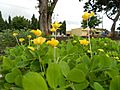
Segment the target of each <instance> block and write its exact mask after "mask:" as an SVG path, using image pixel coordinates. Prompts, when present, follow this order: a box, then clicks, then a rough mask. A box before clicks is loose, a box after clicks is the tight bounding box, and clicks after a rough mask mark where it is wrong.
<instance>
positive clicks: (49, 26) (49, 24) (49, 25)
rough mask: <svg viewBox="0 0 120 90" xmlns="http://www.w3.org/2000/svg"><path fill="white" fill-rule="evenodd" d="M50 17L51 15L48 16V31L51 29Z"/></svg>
mask: <svg viewBox="0 0 120 90" xmlns="http://www.w3.org/2000/svg"><path fill="white" fill-rule="evenodd" d="M51 17H52V15H51V14H48V17H47V18H48V19H47V20H48V30H49V31H50V28H51V23H52V19H51Z"/></svg>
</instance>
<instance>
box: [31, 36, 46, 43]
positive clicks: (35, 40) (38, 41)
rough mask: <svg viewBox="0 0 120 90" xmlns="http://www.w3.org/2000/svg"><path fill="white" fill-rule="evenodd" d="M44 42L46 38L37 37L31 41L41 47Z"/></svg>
mask: <svg viewBox="0 0 120 90" xmlns="http://www.w3.org/2000/svg"><path fill="white" fill-rule="evenodd" d="M45 41H46V38H43V37H38V38H36V39H34V40H33V43H34V44H39V45H42V44H43V43H44V42H45Z"/></svg>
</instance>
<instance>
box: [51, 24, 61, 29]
mask: <svg viewBox="0 0 120 90" xmlns="http://www.w3.org/2000/svg"><path fill="white" fill-rule="evenodd" d="M61 25H62V24H60V23H58V22H54V23H53V24H52V27H53V28H54V29H56V30H57V29H59V27H60V26H61Z"/></svg>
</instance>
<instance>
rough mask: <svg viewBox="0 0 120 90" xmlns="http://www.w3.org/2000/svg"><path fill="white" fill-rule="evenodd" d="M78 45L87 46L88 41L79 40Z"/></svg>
mask: <svg viewBox="0 0 120 90" xmlns="http://www.w3.org/2000/svg"><path fill="white" fill-rule="evenodd" d="M79 42H80V44H82V45H88V44H89V41H87V40H86V39H84V40H79Z"/></svg>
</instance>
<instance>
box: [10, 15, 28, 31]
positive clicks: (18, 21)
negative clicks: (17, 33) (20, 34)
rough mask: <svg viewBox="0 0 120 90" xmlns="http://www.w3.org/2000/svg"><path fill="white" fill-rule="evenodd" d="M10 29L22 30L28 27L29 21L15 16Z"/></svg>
mask: <svg viewBox="0 0 120 90" xmlns="http://www.w3.org/2000/svg"><path fill="white" fill-rule="evenodd" d="M11 24H12V27H13V28H14V29H19V30H20V29H24V28H28V27H29V25H30V24H29V20H27V19H25V18H24V17H21V16H16V17H14V18H13V19H12V22H11Z"/></svg>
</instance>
